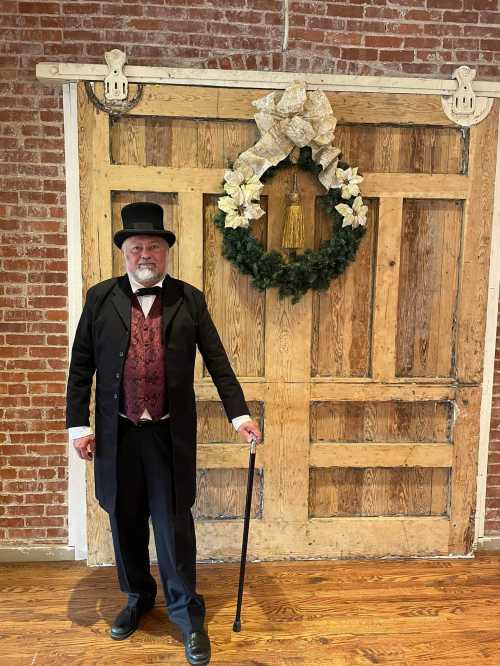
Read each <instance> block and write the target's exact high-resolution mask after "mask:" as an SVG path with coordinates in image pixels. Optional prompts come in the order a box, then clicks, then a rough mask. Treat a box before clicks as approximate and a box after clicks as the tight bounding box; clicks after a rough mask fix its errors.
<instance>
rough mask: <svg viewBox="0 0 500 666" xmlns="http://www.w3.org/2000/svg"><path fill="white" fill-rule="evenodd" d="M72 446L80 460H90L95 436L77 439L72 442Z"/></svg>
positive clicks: (93, 449)
mask: <svg viewBox="0 0 500 666" xmlns="http://www.w3.org/2000/svg"><path fill="white" fill-rule="evenodd" d="M73 446H74V447H75V451H76V452H77V453H78V455H79V457H80V458H81V459H82V460H92V454H93V453H94V451H95V435H86V436H85V437H77V438H76V439H74V440H73Z"/></svg>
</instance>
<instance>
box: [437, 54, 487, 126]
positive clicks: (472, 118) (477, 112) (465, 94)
mask: <svg viewBox="0 0 500 666" xmlns="http://www.w3.org/2000/svg"><path fill="white" fill-rule="evenodd" d="M475 77H476V70H475V69H471V68H470V67H467V65H462V66H461V67H458V68H457V69H456V70H455V71H454V72H453V78H454V79H456V80H457V82H458V85H457V89H456V90H455V92H454V93H453V95H443V96H442V97H441V102H442V104H443V109H444V112H445V113H446V115H447V116H448V118H449V119H450V120H453V122H454V123H457V125H461V126H462V127H470V126H471V125H477V123H480V122H481V120H484V119H485V118H486V116H487V115H488V113H489V112H490V109H491V106H492V104H493V99H492V98H490V97H476V94H475V92H474V88H473V87H472V82H473V80H474V79H475Z"/></svg>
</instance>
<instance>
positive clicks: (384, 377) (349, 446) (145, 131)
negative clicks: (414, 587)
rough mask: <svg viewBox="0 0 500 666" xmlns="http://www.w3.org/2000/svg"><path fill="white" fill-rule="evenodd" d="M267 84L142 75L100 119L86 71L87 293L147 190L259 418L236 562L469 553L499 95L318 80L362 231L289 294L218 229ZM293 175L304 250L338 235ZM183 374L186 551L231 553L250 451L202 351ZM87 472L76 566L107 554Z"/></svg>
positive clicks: (270, 224) (270, 195) (104, 526)
mask: <svg viewBox="0 0 500 666" xmlns="http://www.w3.org/2000/svg"><path fill="white" fill-rule="evenodd" d="M268 92H269V91H267V90H256V89H248V90H245V89H241V88H238V89H231V88H225V87H224V88H204V87H201V86H200V87H196V86H179V85H175V86H170V85H166V86H152V85H148V86H146V87H145V91H144V97H143V99H142V101H141V103H140V104H139V105H138V106H137V107H135V108H134V109H133V110H132V112H131V113H130V114H129V115H128V116H125V117H121V118H119V119H113V120H111V119H110V118H109V117H108V116H106V115H105V114H102V113H100V112H99V113H98V112H96V110H95V109H94V107H93V106H92V105H91V104H90V103H89V102H88V100H87V98H86V95H85V91H84V89H83V87H80V88H79V129H80V133H79V147H80V196H81V227H82V267H83V272H84V284H85V288H88V287H89V286H90V285H91V284H93V283H95V282H97V281H99V280H102V279H105V278H107V277H109V276H110V275H116V274H122V273H123V266H122V263H121V255H120V253H119V252H118V251H117V250H116V248H113V247H112V235H113V233H114V231H115V230H116V229H118V228H119V227H120V225H121V222H120V213H119V211H120V208H121V206H122V205H124V204H125V203H128V202H131V201H136V200H139V199H146V200H150V201H156V202H158V203H160V204H161V205H162V206H163V208H164V212H165V220H166V226H168V227H169V228H171V229H173V230H174V232H175V233H176V234H177V238H178V243H176V244H175V245H174V247H173V248H172V252H171V265H170V272H171V273H172V274H173V275H175V276H177V277H179V278H181V279H183V280H186V281H188V282H190V283H191V284H194V285H195V286H197V287H198V288H200V289H203V291H204V292H205V295H206V299H207V303H208V306H209V309H210V312H211V314H212V317H213V319H214V321H215V324H216V326H217V329H218V330H219V333H220V335H221V338H222V340H223V343H224V345H225V347H226V350H227V352H228V355H229V358H230V360H231V363H232V366H233V368H234V370H235V372H236V374H237V376H238V377H239V380H240V381H241V383H242V386H243V389H244V392H245V395H246V397H247V400H248V402H249V405H250V409H251V413H252V416H253V417H254V418H256V419H257V420H259V422H260V425H261V428H262V430H263V433H264V444H263V445H262V446H261V447H259V449H258V454H257V463H256V478H255V488H254V496H253V509H252V510H253V516H254V519H253V522H252V529H251V539H250V542H249V557H251V558H260V559H274V558H287V557H295V558H300V557H338V556H341V557H345V556H349V557H351V556H352V557H355V556H364V557H366V556H372V557H381V556H388V555H389V556H390V555H403V556H411V555H432V554H436V555H446V554H450V553H456V554H461V553H466V552H469V551H470V548H471V544H472V536H473V518H474V506H475V476H476V464H477V449H478V438H479V405H480V396H481V382H482V355H483V347H484V326H485V316H486V296H487V284H488V268H489V251H490V237H491V219H492V197H493V181H494V163H495V158H496V154H495V150H496V133H497V114H496V111H495V109H496V108H497V105H496V104H495V109H494V110H493V111H492V112H491V114H490V115H489V116H488V118H487V119H486V120H484V121H483V122H482V123H480V124H479V125H478V126H474V127H472V128H471V129H470V130H462V129H459V128H457V127H456V126H455V125H453V123H451V121H449V119H448V118H447V117H446V116H445V114H444V113H443V111H442V108H441V101H440V99H439V98H438V97H433V96H428V95H422V96H418V95H391V94H376V93H373V94H370V93H364V94H359V93H328V97H329V99H330V101H331V102H332V105H333V107H334V112H335V114H336V115H337V117H338V120H339V125H338V127H337V133H336V141H335V143H336V145H339V147H340V148H341V149H342V150H343V154H344V157H345V159H347V160H348V161H349V163H351V164H352V165H359V167H360V170H361V171H362V173H363V174H364V176H365V180H364V183H363V188H362V189H363V195H364V198H365V199H367V200H368V203H369V206H370V211H369V221H368V229H367V233H366V235H365V236H364V237H363V239H362V242H361V244H360V247H359V250H358V253H357V256H356V259H355V261H354V262H353V263H351V264H349V265H348V267H347V269H346V271H345V273H344V274H343V275H342V276H341V277H340V278H338V279H337V280H335V281H333V282H332V283H331V285H330V286H329V288H328V289H327V290H325V291H324V292H321V293H314V294H312V293H308V294H306V295H305V296H304V297H303V298H302V300H301V301H300V302H299V303H297V304H296V305H292V304H291V302H290V300H289V299H285V300H281V299H279V298H278V295H277V291H276V290H275V289H270V290H267V292H265V293H260V292H258V291H256V290H255V289H254V288H253V287H252V286H251V284H250V280H249V278H248V277H247V276H242V275H240V274H239V272H238V271H237V270H236V269H235V268H234V267H233V266H232V265H231V264H229V263H228V262H227V261H226V260H225V259H224V258H223V257H222V256H221V237H220V234H219V232H218V230H217V229H216V228H215V226H214V224H213V215H214V213H215V212H216V210H217V199H218V197H219V196H220V195H221V193H222V179H223V176H224V170H225V169H227V168H230V166H231V164H232V162H233V161H234V160H235V159H236V157H237V156H238V155H239V154H240V153H241V152H242V151H243V150H245V149H246V148H248V147H249V146H251V145H252V144H254V143H255V141H256V140H257V138H258V131H257V128H256V125H255V123H254V121H253V113H254V111H255V108H254V107H253V106H252V104H251V102H252V100H254V99H256V98H258V97H260V96H262V95H264V94H267V93H268ZM298 176H299V190H300V192H301V195H302V204H303V208H304V212H305V217H306V220H307V224H306V239H305V245H306V247H307V248H314V247H318V246H319V244H320V243H321V241H322V240H324V239H325V238H327V237H328V236H329V235H330V233H331V222H330V219H329V218H328V217H327V215H326V214H325V211H324V209H323V207H322V205H321V203H322V197H324V194H325V192H324V189H323V188H322V186H321V185H320V184H319V183H318V181H317V180H316V179H315V178H314V177H313V176H312V175H311V174H309V173H305V172H300V171H299V173H298ZM291 182H292V170H291V169H284V170H280V171H279V172H277V173H276V175H275V176H274V177H273V178H272V179H271V180H269V181H267V182H266V184H265V187H264V190H263V196H262V206H263V208H264V209H265V210H266V215H265V216H263V217H262V218H261V219H260V220H258V221H256V222H254V223H253V225H252V233H253V234H254V235H255V236H256V237H257V238H259V240H260V241H261V242H262V243H263V244H264V246H265V247H266V248H267V249H277V250H280V251H281V236H282V229H283V217H284V211H285V205H286V195H287V193H288V192H289V191H290V187H291ZM477 211H481V214H480V215H478V214H477ZM195 391H196V395H197V411H198V497H197V502H196V504H195V507H194V515H195V517H196V520H197V534H198V553H199V557H200V558H201V559H206V558H217V559H238V557H239V552H240V545H241V534H242V522H243V521H242V516H243V506H244V496H245V488H246V467H247V463H248V448H247V445H246V444H244V443H242V442H241V441H240V440H239V437H238V436H237V434H236V433H235V431H234V429H232V426H231V425H230V424H229V423H228V421H227V418H226V416H225V414H224V411H223V408H222V405H221V403H220V401H219V398H218V394H217V391H216V389H215V387H214V385H213V382H212V380H211V378H210V376H209V374H207V371H206V369H205V368H204V367H203V363H202V359H201V357H200V355H199V354H197V361H196V368H195ZM89 470H90V468H89ZM92 483H93V480H92V475H91V474H89V483H88V489H87V496H88V521H89V522H88V541H89V562H91V563H97V562H99V563H103V562H110V561H112V557H113V555H112V548H111V541H110V534H109V527H108V523H107V517H106V516H105V515H104V514H103V512H102V511H101V510H100V509H99V507H98V506H96V503H95V501H94V499H93V486H92ZM151 556H152V557H154V545H153V544H151Z"/></svg>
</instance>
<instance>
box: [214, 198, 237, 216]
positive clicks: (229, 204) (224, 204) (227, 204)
mask: <svg viewBox="0 0 500 666" xmlns="http://www.w3.org/2000/svg"><path fill="white" fill-rule="evenodd" d="M218 204H219V208H220V209H221V210H222V211H224V213H231V212H233V211H235V210H237V209H238V205H237V203H236V201H235V200H234V199H233V198H232V197H220V199H219V201H218Z"/></svg>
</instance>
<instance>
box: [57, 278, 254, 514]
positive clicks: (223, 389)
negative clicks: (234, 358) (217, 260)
mask: <svg viewBox="0 0 500 666" xmlns="http://www.w3.org/2000/svg"><path fill="white" fill-rule="evenodd" d="M131 298H132V289H131V286H130V281H129V278H128V275H127V274H125V275H122V276H120V277H118V278H116V277H115V278H111V279H109V280H104V281H103V282H99V283H98V284H96V285H94V286H93V287H91V288H90V289H89V290H88V292H87V296H86V300H85V305H84V307H83V311H82V314H81V317H80V321H79V323H78V327H77V330H76V334H75V339H74V343H73V348H72V354H71V362H70V367H69V376H68V385H67V395H66V427H67V428H70V427H73V426H83V425H89V403H90V394H91V386H92V378H93V375H94V372H96V393H95V406H96V408H95V439H96V451H95V454H94V476H95V494H96V497H97V499H98V501H99V504H100V505H101V506H102V508H103V509H105V510H106V511H108V512H110V513H112V512H113V511H114V508H115V499H116V487H117V484H116V456H117V443H118V442H117V430H118V409H119V398H120V388H121V382H122V372H123V364H124V361H125V357H126V355H127V349H128V344H129V336H130V317H131V306H132V302H131ZM162 326H163V340H164V344H165V369H166V384H167V396H168V404H169V411H170V430H171V435H172V445H173V465H174V482H175V501H176V509H177V510H185V509H186V508H188V507H191V506H192V505H193V503H194V500H195V495H196V404H195V394H194V386H193V381H194V363H195V357H196V346H198V349H199V350H200V352H201V355H202V357H203V360H204V361H205V364H206V366H207V369H208V371H209V372H210V375H211V377H212V379H213V381H214V384H215V386H216V387H217V391H218V393H219V396H220V398H221V400H222V403H223V405H224V409H225V411H226V415H227V418H228V420H229V421H230V420H231V419H233V418H234V417H236V416H240V415H242V414H248V413H249V410H248V406H247V404H246V402H245V398H244V396H243V391H242V389H241V386H240V385H239V383H238V380H237V379H236V377H235V374H234V372H233V370H232V368H231V365H230V363H229V360H228V358H227V355H226V352H225V350H224V347H223V345H222V342H221V340H220V337H219V335H218V333H217V330H216V328H215V326H214V323H213V321H212V318H211V317H210V314H209V312H208V309H207V304H206V301H205V297H204V294H203V292H202V291H200V290H199V289H197V288H196V287H194V286H192V285H190V284H188V283H187V282H183V281H182V280H177V279H175V278H173V277H171V276H170V275H167V276H166V277H165V279H164V280H163V315H162Z"/></svg>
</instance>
